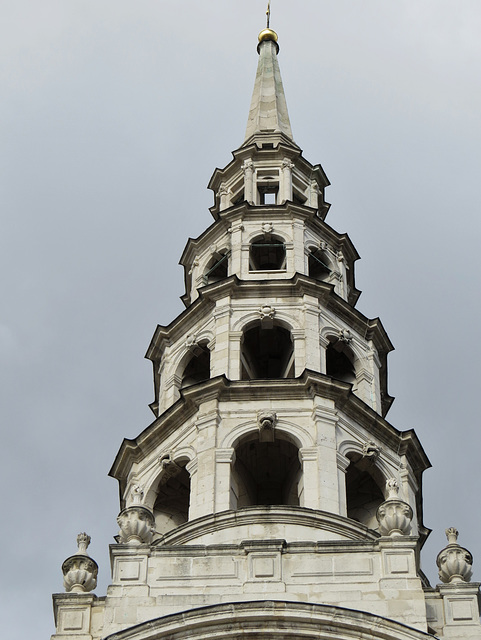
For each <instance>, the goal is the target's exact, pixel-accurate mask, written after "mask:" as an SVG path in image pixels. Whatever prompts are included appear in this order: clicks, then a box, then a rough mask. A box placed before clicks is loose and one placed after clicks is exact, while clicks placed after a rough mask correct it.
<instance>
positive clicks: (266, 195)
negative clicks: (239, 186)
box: [258, 185, 279, 205]
mask: <svg viewBox="0 0 481 640" xmlns="http://www.w3.org/2000/svg"><path fill="white" fill-rule="evenodd" d="M258 191H259V204H269V205H272V204H277V194H278V192H279V187H278V185H269V186H267V185H266V186H262V187H259V188H258Z"/></svg>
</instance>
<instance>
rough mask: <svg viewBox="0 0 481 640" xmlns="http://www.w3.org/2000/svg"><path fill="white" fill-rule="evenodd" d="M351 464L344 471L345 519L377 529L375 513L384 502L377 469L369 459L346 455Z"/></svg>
mask: <svg viewBox="0 0 481 640" xmlns="http://www.w3.org/2000/svg"><path fill="white" fill-rule="evenodd" d="M348 457H349V458H350V459H351V463H350V465H349V466H348V468H347V471H346V501H347V517H348V518H351V519H352V520H356V521H357V522H360V523H361V524H364V525H366V527H369V528H370V529H377V526H378V523H377V519H376V511H377V508H378V507H379V505H380V504H381V503H382V502H384V494H383V492H382V491H381V489H380V486H382V485H383V484H384V482H383V477H382V474H381V472H380V471H379V469H378V468H377V467H376V466H375V464H373V461H372V460H371V459H369V458H363V457H362V456H361V455H360V454H352V455H351V454H348Z"/></svg>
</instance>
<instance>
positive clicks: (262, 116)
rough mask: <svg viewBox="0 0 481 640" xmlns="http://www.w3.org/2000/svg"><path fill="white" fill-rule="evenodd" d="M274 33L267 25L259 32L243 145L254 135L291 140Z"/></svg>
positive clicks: (249, 141) (250, 140)
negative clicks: (256, 61)
mask: <svg viewBox="0 0 481 640" xmlns="http://www.w3.org/2000/svg"><path fill="white" fill-rule="evenodd" d="M277 40H278V38H277V34H276V32H275V31H273V30H272V29H270V28H269V27H268V28H266V29H263V30H262V31H261V32H260V34H259V44H258V46H257V51H258V53H259V63H258V65H257V75H256V79H255V83H254V91H253V92H252V100H251V106H250V110H249V118H248V120H247V128H246V135H245V141H244V145H247V144H250V143H251V142H252V141H253V137H255V136H256V134H266V133H268V134H272V133H280V134H284V135H285V136H287V138H289V140H290V141H291V142H292V143H293V142H294V140H293V137H292V130H291V123H290V120H289V113H288V111H287V102H286V96H285V94H284V87H283V84H282V78H281V71H280V68H279V62H278V60H277V54H278V52H279V45H278V43H277Z"/></svg>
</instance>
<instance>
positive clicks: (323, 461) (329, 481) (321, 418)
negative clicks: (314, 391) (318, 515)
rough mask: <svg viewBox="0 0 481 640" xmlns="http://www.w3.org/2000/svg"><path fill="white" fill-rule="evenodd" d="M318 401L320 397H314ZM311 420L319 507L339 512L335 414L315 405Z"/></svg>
mask: <svg viewBox="0 0 481 640" xmlns="http://www.w3.org/2000/svg"><path fill="white" fill-rule="evenodd" d="M315 401H317V402H319V401H320V399H319V398H316V399H315ZM312 417H313V420H314V422H315V424H316V431H317V442H319V443H320V449H319V464H318V478H319V507H318V509H322V510H323V511H330V512H331V513H337V514H338V513H339V508H340V507H339V487H338V478H337V446H336V425H337V420H338V418H337V415H336V413H335V411H334V410H333V409H329V408H327V407H323V406H320V405H317V406H315V408H314V411H313V416H312Z"/></svg>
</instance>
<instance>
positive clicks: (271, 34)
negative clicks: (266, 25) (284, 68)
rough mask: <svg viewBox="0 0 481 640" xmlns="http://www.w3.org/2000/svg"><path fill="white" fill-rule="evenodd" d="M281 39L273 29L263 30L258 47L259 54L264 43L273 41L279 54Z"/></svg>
mask: <svg viewBox="0 0 481 640" xmlns="http://www.w3.org/2000/svg"><path fill="white" fill-rule="evenodd" d="M278 40H279V38H278V37H277V33H276V32H275V31H273V30H272V29H262V31H261V32H260V33H259V44H258V45H257V53H260V46H261V44H262V43H263V42H268V41H271V42H273V43H274V44H275V45H276V51H277V53H279V44H278V42H277V41H278Z"/></svg>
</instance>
